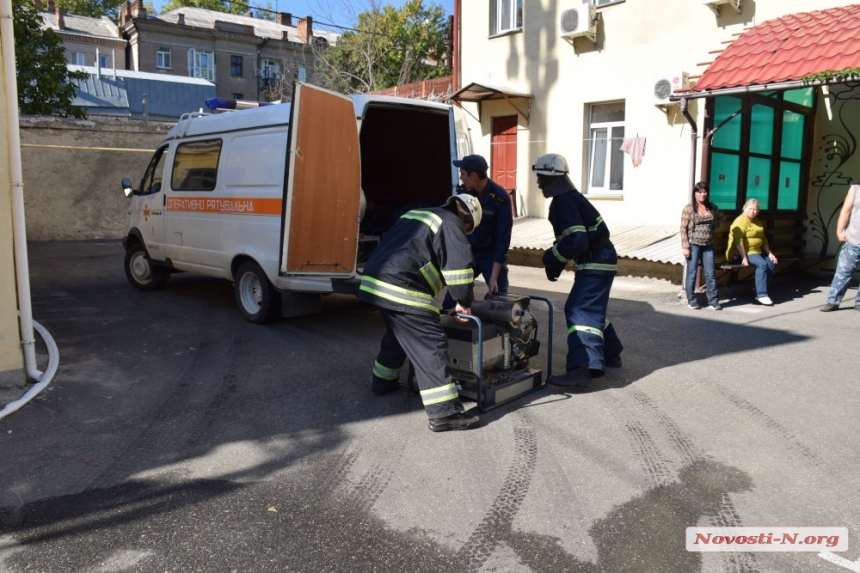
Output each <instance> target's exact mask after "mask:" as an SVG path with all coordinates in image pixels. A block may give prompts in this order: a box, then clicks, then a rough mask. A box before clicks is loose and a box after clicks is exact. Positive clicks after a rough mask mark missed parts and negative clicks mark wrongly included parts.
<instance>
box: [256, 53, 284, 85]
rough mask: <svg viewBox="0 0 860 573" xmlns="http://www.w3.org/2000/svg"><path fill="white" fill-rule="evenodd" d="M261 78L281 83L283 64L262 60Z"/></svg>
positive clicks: (268, 59)
mask: <svg viewBox="0 0 860 573" xmlns="http://www.w3.org/2000/svg"><path fill="white" fill-rule="evenodd" d="M260 77H261V78H264V79H269V80H274V81H276V82H277V81H280V79H281V62H279V61H277V60H273V59H271V58H263V59H262V60H260Z"/></svg>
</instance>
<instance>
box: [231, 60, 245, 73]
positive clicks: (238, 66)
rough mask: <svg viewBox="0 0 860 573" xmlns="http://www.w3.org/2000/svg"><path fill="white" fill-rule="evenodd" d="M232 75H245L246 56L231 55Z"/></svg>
mask: <svg viewBox="0 0 860 573" xmlns="http://www.w3.org/2000/svg"><path fill="white" fill-rule="evenodd" d="M230 75H231V76H244V75H245V63H244V58H242V56H230Z"/></svg>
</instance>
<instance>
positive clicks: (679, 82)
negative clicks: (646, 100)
mask: <svg viewBox="0 0 860 573" xmlns="http://www.w3.org/2000/svg"><path fill="white" fill-rule="evenodd" d="M687 80H688V75H687V73H686V72H677V73H674V74H666V75H663V76H660V77H658V78H657V79H656V80H654V86H653V88H652V91H653V93H654V105H670V104H673V103H677V102H673V101H671V100H670V99H669V96H671V95H672V94H674V93H675V92H676V91H677V90H679V89H681V88H685V87H687Z"/></svg>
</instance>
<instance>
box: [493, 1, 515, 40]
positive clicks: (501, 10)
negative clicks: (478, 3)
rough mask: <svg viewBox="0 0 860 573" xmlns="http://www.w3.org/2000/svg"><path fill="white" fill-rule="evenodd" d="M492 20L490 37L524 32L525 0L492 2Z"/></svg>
mask: <svg viewBox="0 0 860 573" xmlns="http://www.w3.org/2000/svg"><path fill="white" fill-rule="evenodd" d="M506 10H507V14H506V13H505V11H506ZM490 18H491V21H490V36H497V35H500V34H507V33H509V32H516V31H518V30H522V27H523V22H522V19H523V0H490Z"/></svg>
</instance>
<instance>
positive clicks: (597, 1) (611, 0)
mask: <svg viewBox="0 0 860 573" xmlns="http://www.w3.org/2000/svg"><path fill="white" fill-rule="evenodd" d="M621 2H624V0H591V3H592V4H594V5H595V6H606V5H607V4H620V3H621Z"/></svg>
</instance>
